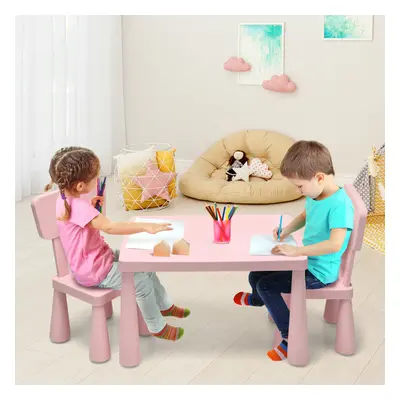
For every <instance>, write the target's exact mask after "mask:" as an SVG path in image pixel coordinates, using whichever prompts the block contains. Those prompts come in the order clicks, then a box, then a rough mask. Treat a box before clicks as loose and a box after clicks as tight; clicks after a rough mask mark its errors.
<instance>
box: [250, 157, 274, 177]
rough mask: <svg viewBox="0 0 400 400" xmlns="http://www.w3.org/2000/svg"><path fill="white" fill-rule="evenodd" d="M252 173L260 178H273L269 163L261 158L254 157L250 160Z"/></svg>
mask: <svg viewBox="0 0 400 400" xmlns="http://www.w3.org/2000/svg"><path fill="white" fill-rule="evenodd" d="M250 169H251V175H252V176H257V177H258V178H263V179H271V178H272V172H271V171H270V170H269V169H268V165H267V164H263V163H262V162H261V160H260V159H259V158H253V159H252V160H251V162H250Z"/></svg>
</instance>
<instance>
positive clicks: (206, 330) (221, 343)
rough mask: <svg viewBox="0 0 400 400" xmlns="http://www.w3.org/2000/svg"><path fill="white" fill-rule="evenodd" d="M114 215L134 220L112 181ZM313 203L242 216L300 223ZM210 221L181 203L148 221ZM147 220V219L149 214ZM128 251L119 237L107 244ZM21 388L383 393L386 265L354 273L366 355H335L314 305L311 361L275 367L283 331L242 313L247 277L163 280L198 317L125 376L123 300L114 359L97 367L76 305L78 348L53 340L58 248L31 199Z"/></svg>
mask: <svg viewBox="0 0 400 400" xmlns="http://www.w3.org/2000/svg"><path fill="white" fill-rule="evenodd" d="M109 181H110V182H109V183H108V193H107V202H108V203H107V204H108V205H107V214H108V216H109V217H110V218H111V219H114V220H127V219H128V218H130V217H132V216H134V215H137V213H135V212H132V211H131V212H126V211H125V210H124V209H123V208H122V207H121V205H120V203H119V201H118V200H117V196H116V192H117V190H116V187H115V185H114V183H113V182H112V179H109ZM303 206H304V200H298V201H295V202H291V203H285V204H279V205H270V206H242V207H240V212H241V213H249V214H255V213H271V214H277V213H286V214H291V215H296V214H297V213H299V212H300V211H301V210H302V207H303ZM198 213H204V209H203V206H202V203H201V202H197V201H195V200H191V199H188V198H185V197H182V196H180V197H178V198H177V199H176V200H175V201H174V202H173V204H172V205H171V206H170V207H169V208H167V209H164V210H160V211H153V212H150V213H149V212H146V215H152V214H153V215H165V216H167V215H176V214H198ZM141 215H143V213H141ZM106 239H107V240H108V242H109V243H110V245H111V246H113V247H119V244H120V241H121V238H120V237H107V238H106ZM16 249H18V250H17V253H16V383H17V384H195V385H199V384H251V385H257V384H261V385H265V384H302V385H314V384H338V385H339V384H356V385H365V384H367V385H371V384H384V380H385V331H384V326H385V309H384V300H385V258H384V256H383V255H381V254H380V253H378V252H376V251H374V250H372V249H371V248H369V247H367V246H364V248H363V249H362V251H361V252H359V253H358V255H357V258H356V265H355V268H354V272H353V285H354V288H355V295H354V302H353V306H354V315H355V326H356V335H357V344H358V350H357V353H356V354H355V355H353V356H351V357H344V356H341V355H339V354H337V353H335V351H334V340H335V327H334V326H333V325H329V324H326V323H324V321H323V319H322V314H323V309H324V303H323V302H322V301H319V300H313V301H309V302H308V316H309V317H308V324H309V332H310V333H309V339H310V352H311V360H310V363H309V365H308V366H306V367H303V368H297V367H292V366H290V365H289V364H288V363H287V362H280V363H273V362H271V361H270V360H269V359H268V358H267V356H266V355H265V353H266V350H268V349H269V348H270V347H271V345H272V339H273V332H274V325H273V324H272V323H270V322H269V321H268V319H267V316H266V314H265V310H263V309H261V308H257V309H249V308H244V307H237V306H235V305H234V304H233V302H232V297H233V295H234V294H235V293H236V292H237V291H240V290H246V289H248V283H247V274H246V273H237V272H235V273H225V272H224V273H206V272H204V273H195V274H194V273H161V274H159V275H160V279H161V280H162V282H163V283H164V285H165V286H166V287H167V289H168V291H169V293H170V294H171V296H172V297H173V299H174V301H175V303H176V304H178V305H182V306H185V307H189V308H190V309H191V311H192V314H191V315H190V317H189V318H187V319H186V320H184V321H182V324H181V325H182V326H183V327H184V328H185V335H184V337H183V338H182V340H180V341H179V342H175V343H171V342H168V341H163V340H157V339H155V338H152V337H147V338H141V351H142V356H143V360H142V363H141V364H140V365H139V366H138V367H136V368H122V367H121V366H120V365H119V360H118V326H119V307H120V302H119V299H117V300H116V301H114V311H115V313H114V316H113V317H112V319H111V320H110V321H109V331H110V340H111V351H112V358H111V360H110V361H109V362H107V363H105V364H93V363H91V362H90V361H89V354H88V343H89V328H90V315H91V308H90V306H88V305H87V304H84V303H81V302H79V301H76V300H74V299H70V300H69V303H68V304H69V311H70V321H71V331H72V337H71V340H70V341H69V342H67V343H64V344H53V343H51V342H50V340H49V321H50V313H51V301H52V288H51V277H52V275H53V274H54V273H55V267H54V262H53V258H52V249H51V244H50V243H49V242H47V241H45V240H42V239H40V238H39V236H38V234H37V232H36V228H35V225H34V221H33V217H32V214H31V209H30V198H27V199H26V200H25V201H23V202H20V203H17V204H16Z"/></svg>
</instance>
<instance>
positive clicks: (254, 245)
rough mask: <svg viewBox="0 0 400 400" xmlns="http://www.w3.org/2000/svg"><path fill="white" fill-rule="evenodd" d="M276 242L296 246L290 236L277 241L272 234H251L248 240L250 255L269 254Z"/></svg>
mask: <svg viewBox="0 0 400 400" xmlns="http://www.w3.org/2000/svg"><path fill="white" fill-rule="evenodd" d="M278 244H290V245H291V246H297V244H296V242H295V240H294V239H293V237H292V236H288V237H287V238H286V239H285V240H282V241H280V242H278V241H277V240H275V239H274V237H273V236H272V235H253V236H252V237H251V242H250V255H252V256H270V255H272V254H271V250H272V249H273V248H274V247H275V246H276V245H278Z"/></svg>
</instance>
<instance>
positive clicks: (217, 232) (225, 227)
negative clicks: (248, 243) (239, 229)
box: [213, 220, 231, 243]
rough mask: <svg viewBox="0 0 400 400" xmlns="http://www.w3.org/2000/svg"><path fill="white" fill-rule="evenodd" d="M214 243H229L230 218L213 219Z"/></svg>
mask: <svg viewBox="0 0 400 400" xmlns="http://www.w3.org/2000/svg"><path fill="white" fill-rule="evenodd" d="M213 223H214V243H229V242H230V241H231V220H228V221H215V220H214V221H213Z"/></svg>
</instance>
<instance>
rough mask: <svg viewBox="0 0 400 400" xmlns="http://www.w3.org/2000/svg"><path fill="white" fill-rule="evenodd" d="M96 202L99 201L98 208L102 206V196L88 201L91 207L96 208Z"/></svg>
mask: <svg viewBox="0 0 400 400" xmlns="http://www.w3.org/2000/svg"><path fill="white" fill-rule="evenodd" d="M97 200H100V206H103V205H104V196H95V197H93V199H92V200H91V201H90V202H91V203H92V206H93V207H96V203H97Z"/></svg>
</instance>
